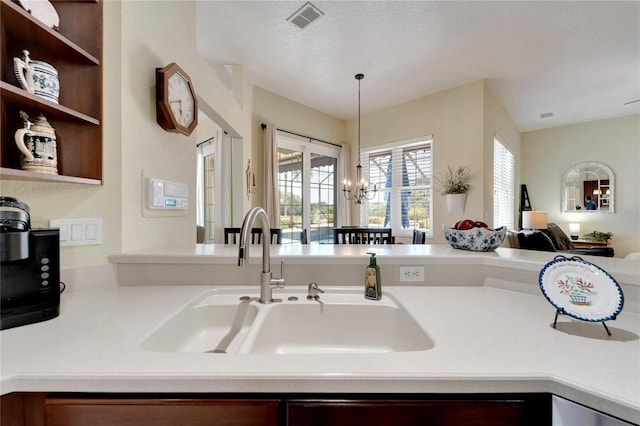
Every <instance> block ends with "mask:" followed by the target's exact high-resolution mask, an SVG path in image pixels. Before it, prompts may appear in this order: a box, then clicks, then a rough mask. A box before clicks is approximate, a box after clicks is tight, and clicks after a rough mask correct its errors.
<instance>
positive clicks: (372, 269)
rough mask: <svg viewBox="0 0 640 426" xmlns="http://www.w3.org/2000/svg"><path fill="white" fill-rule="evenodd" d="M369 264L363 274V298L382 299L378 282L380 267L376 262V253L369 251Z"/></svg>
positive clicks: (380, 286)
mask: <svg viewBox="0 0 640 426" xmlns="http://www.w3.org/2000/svg"><path fill="white" fill-rule="evenodd" d="M367 254H369V255H371V258H370V259H369V266H367V269H366V271H365V274H364V298H365V299H371V300H380V299H382V284H381V282H380V267H379V266H378V265H377V264H376V254H375V253H369V252H367Z"/></svg>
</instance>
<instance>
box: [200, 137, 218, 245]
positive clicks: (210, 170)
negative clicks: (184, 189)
mask: <svg viewBox="0 0 640 426" xmlns="http://www.w3.org/2000/svg"><path fill="white" fill-rule="evenodd" d="M215 151H216V140H215V138H211V139H210V140H207V141H205V142H203V143H201V144H200V145H199V146H198V174H197V186H198V189H197V204H196V224H197V225H198V226H202V227H204V229H205V235H204V241H203V242H205V243H212V242H213V241H214V229H215V218H214V211H215V207H216V198H215V181H216V179H215V174H216V173H215V172H216V167H215V164H216V156H215Z"/></svg>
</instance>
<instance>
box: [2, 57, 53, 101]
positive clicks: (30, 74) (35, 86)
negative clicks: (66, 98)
mask: <svg viewBox="0 0 640 426" xmlns="http://www.w3.org/2000/svg"><path fill="white" fill-rule="evenodd" d="M22 53H23V55H24V59H20V58H13V68H14V70H15V73H16V77H17V78H18V83H20V86H21V87H22V88H23V89H24V90H26V91H27V92H29V93H32V94H34V95H37V96H41V97H43V98H45V99H48V100H50V101H51V102H55V103H58V95H59V94H60V81H59V80H58V71H57V70H56V69H55V68H54V67H52V66H51V65H49V64H48V63H46V62H42V61H36V60H33V59H31V58H29V51H28V50H23V51H22Z"/></svg>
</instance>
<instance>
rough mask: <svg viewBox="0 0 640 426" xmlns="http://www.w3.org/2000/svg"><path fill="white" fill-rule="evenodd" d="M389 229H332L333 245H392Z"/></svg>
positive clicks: (392, 240) (392, 239)
mask: <svg viewBox="0 0 640 426" xmlns="http://www.w3.org/2000/svg"><path fill="white" fill-rule="evenodd" d="M391 233H392V230H391V228H334V229H333V243H334V244H393V243H394V242H395V239H394V237H393V235H392V234H391Z"/></svg>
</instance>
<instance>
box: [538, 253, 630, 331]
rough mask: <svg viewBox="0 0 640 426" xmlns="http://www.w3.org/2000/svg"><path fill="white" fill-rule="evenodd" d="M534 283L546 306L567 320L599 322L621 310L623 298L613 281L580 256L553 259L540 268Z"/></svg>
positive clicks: (603, 271) (605, 272) (613, 316)
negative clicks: (537, 284) (570, 318)
mask: <svg viewBox="0 0 640 426" xmlns="http://www.w3.org/2000/svg"><path fill="white" fill-rule="evenodd" d="M538 282H539V284H540V289H541V290H542V293H543V294H544V297H546V298H547V300H548V301H549V303H551V304H552V305H553V306H555V308H556V309H557V310H558V311H560V312H562V313H564V314H567V315H569V316H570V317H573V318H576V319H579V320H582V321H592V322H601V321H607V320H610V319H615V317H616V316H617V315H618V314H619V313H620V311H622V305H623V304H624V295H623V294H622V289H621V288H620V286H619V285H618V283H617V282H616V280H615V279H614V278H613V277H612V276H611V275H609V273H608V272H607V271H605V270H604V269H601V268H600V267H598V266H597V265H594V264H593V263H590V262H587V261H586V260H583V259H581V258H580V257H572V258H566V257H564V256H557V257H556V258H555V259H554V260H552V261H551V262H549V263H547V264H546V265H545V266H544V268H542V270H541V271H540V276H539V277H538Z"/></svg>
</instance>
